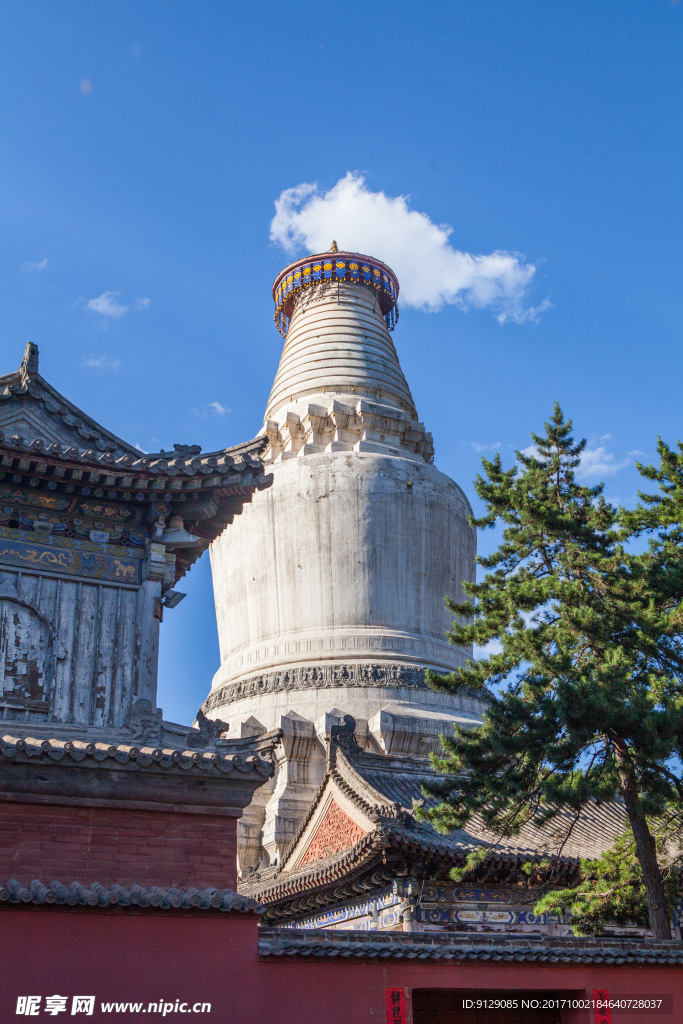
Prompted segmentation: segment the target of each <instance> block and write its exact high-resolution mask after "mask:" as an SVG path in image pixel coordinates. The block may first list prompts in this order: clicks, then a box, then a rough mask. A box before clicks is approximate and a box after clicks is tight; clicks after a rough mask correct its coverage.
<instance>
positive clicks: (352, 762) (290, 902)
mask: <svg viewBox="0 0 683 1024" xmlns="http://www.w3.org/2000/svg"><path fill="white" fill-rule="evenodd" d="M347 718H348V716H347ZM350 721H351V722H353V720H352V719H350ZM354 725H355V723H354ZM437 779H439V780H443V776H442V775H438V774H437V773H436V772H435V770H434V768H433V766H432V764H431V762H430V761H429V759H428V758H423V757H417V756H411V755H403V756H387V755H383V754H372V753H366V752H362V751H361V750H360V748H358V747H357V745H356V744H355V740H354V739H353V728H352V727H350V726H349V725H348V723H347V726H342V727H337V742H336V743H335V741H334V738H333V740H332V742H331V744H330V755H329V759H328V767H327V771H326V773H325V776H324V778H323V781H322V783H321V786H320V788H319V790H318V793H317V795H316V797H315V799H314V800H313V802H312V803H311V806H310V808H309V810H308V813H307V814H306V816H305V817H304V819H303V820H302V822H301V824H300V826H299V829H298V831H297V833H296V835H295V836H294V837H293V839H292V841H291V843H290V844H289V846H288V847H287V849H286V851H285V853H284V855H283V857H282V860H281V863H280V865H279V866H278V867H277V868H270V869H265V870H263V871H261V872H260V873H256V874H254V875H253V876H251V877H250V878H248V879H247V880H246V881H245V883H243V886H242V887H243V889H244V891H245V892H248V893H249V894H250V895H252V896H254V897H255V898H256V899H259V900H260V901H261V902H262V903H264V904H266V906H267V907H268V908H269V912H268V915H267V916H268V919H269V920H276V919H278V918H280V919H281V918H286V917H291V916H296V915H297V914H302V913H305V912H310V911H311V910H318V909H320V908H321V907H322V906H325V905H330V904H332V903H340V902H342V901H343V898H344V895H346V896H347V897H348V898H351V897H356V896H358V894H359V893H362V892H363V891H368V890H371V889H377V888H381V887H382V886H384V885H386V884H387V883H388V881H389V880H390V879H391V878H392V877H395V876H396V875H397V874H406V872H407V870H414V869H415V865H419V871H421V872H424V873H425V874H426V875H427V876H428V877H439V876H441V875H443V873H444V872H445V873H446V876H447V873H448V870H449V869H450V868H451V867H453V866H455V865H458V864H462V863H463V862H464V860H465V859H466V857H467V855H468V854H469V853H471V852H472V851H474V850H476V849H478V848H480V847H482V846H484V847H488V848H489V851H490V852H489V855H488V857H487V858H486V861H485V869H486V870H487V871H488V872H489V875H491V874H493V875H494V876H495V875H496V874H498V875H499V876H500V877H501V878H504V877H509V876H510V875H511V874H513V873H515V872H516V871H518V869H519V868H520V866H521V865H522V864H524V863H526V862H529V861H531V862H535V863H536V864H539V865H540V864H541V862H542V861H545V860H546V859H549V860H550V861H551V863H553V864H554V865H555V867H556V868H559V869H560V874H564V875H571V874H573V873H574V872H575V870H576V868H577V866H578V859H579V858H581V857H585V858H592V857H597V856H599V855H600V853H601V852H602V851H603V850H605V849H606V848H608V847H609V846H611V845H612V843H613V842H614V840H615V839H616V838H617V837H618V836H619V835H620V834H621V833H622V832H623V829H624V826H625V812H624V808H623V806H622V805H621V804H620V803H605V804H602V805H599V806H598V805H595V804H592V805H589V806H588V807H587V808H586V809H585V810H584V811H583V812H582V813H581V815H580V816H579V818H578V820H577V821H576V822H575V823H574V824H573V826H572V828H571V831H570V835H569V838H568V839H566V841H563V840H564V838H565V836H566V834H567V831H568V829H569V826H570V825H572V822H573V821H574V818H575V815H574V813H573V812H571V811H570V810H569V809H562V810H561V811H560V813H559V815H558V818H557V819H555V820H554V821H553V822H551V823H549V824H547V825H546V826H545V827H543V828H539V827H538V826H537V825H535V824H533V823H531V822H530V823H528V824H527V825H525V826H524V827H523V828H522V829H521V831H520V832H519V834H517V835H515V836H512V837H509V838H501V837H499V836H496V835H495V834H493V833H492V832H491V830H490V829H488V828H487V827H486V826H485V825H484V824H483V822H482V821H481V820H480V819H476V818H475V819H473V820H471V821H470V822H469V823H468V826H467V828H465V829H458V830H456V831H454V832H451V833H449V834H448V835H443V834H441V833H439V832H437V831H436V830H435V829H434V828H433V826H432V825H431V824H429V823H428V822H423V821H420V820H418V818H417V817H416V815H415V808H416V805H417V806H429V805H430V803H433V801H431V800H430V799H429V798H425V797H424V795H423V786H424V784H425V783H427V782H430V781H435V780H437ZM346 819H348V822H347V820H346ZM331 821H333V826H331V824H330V822H331ZM344 829H346V836H347V840H346V841H345V840H344ZM320 836H329V837H331V844H328V847H327V849H329V853H327V850H326V847H325V842H324V840H323V841H321V839H320ZM316 850H317V851H319V852H320V854H321V856H315V855H311V851H316ZM326 853H327V855H325V854H326ZM392 865H393V866H392ZM347 890H348V891H347Z"/></svg>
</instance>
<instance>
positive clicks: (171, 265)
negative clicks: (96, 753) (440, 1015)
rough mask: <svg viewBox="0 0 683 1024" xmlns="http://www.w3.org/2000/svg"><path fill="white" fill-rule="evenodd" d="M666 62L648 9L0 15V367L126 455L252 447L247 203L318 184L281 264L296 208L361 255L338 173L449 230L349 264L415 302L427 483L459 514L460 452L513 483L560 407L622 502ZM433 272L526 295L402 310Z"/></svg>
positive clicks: (193, 616)
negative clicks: (533, 434) (180, 446)
mask: <svg viewBox="0 0 683 1024" xmlns="http://www.w3.org/2000/svg"><path fill="white" fill-rule="evenodd" d="M682 44H683V3H672V2H670V0H628V2H626V3H625V2H623V0H619V2H617V0H600V2H598V3H596V2H595V0H516V2H514V3H513V2H510V0H478V2H475V0H448V2H443V0H440V2H433V0H423V2H422V3H421V4H415V3H407V2H402V0H394V2H392V3H388V2H384V3H375V4H367V3H359V2H357V0H346V2H345V3H344V4H343V5H338V4H331V3H327V4H321V3H317V2H315V3H313V2H308V0H304V2H301V3H299V4H298V5H291V4H281V3H274V2H271V0H264V2H262V3H260V4H258V5H256V4H253V5H247V4H238V3H233V2H230V0H200V2H197V0H145V2H144V3H139V2H127V0H116V2H115V3H114V2H104V0H87V2H77V0H61V2H60V3H58V4H56V3H51V2H48V0H33V2H31V3H27V2H26V0H4V2H3V3H2V5H1V6H0V203H1V205H2V227H1V232H0V271H1V273H0V280H1V281H2V306H1V309H2V313H1V318H2V332H1V334H0V338H1V340H0V355H1V356H2V363H1V366H0V370H2V371H3V372H4V371H8V370H11V369H14V368H15V367H16V366H17V365H18V364H19V361H20V359H21V354H22V351H23V347H24V344H25V342H26V341H27V340H28V339H30V340H33V341H35V342H37V343H38V345H39V346H40V352H41V369H42V372H43V374H44V375H45V376H46V377H47V378H48V379H49V380H50V381H51V383H53V384H54V385H55V386H56V387H57V388H59V389H60V390H61V391H63V392H64V393H65V394H66V395H67V396H68V397H69V398H71V399H72V400H73V401H74V402H76V403H77V404H79V405H80V406H81V407H82V408H83V409H84V410H85V411H87V412H88V413H90V414H91V415H94V416H95V417H96V418H98V419H99V420H100V421H101V422H102V423H103V424H105V425H106V426H107V427H109V428H110V429H113V430H114V431H116V432H117V433H119V434H120V435H122V436H124V437H125V438H126V439H127V440H129V441H131V442H133V443H136V444H139V445H140V446H141V447H142V448H144V449H146V450H156V449H158V448H159V447H161V446H164V447H169V446H170V445H172V444H173V442H176V441H179V442H185V443H199V444H201V445H202V446H203V447H204V449H205V450H208V449H215V448H220V447H224V446H226V445H231V444H236V443H239V442H240V441H243V440H246V439H247V438H249V437H252V436H254V435H255V434H256V433H257V432H258V431H259V428H260V426H261V422H262V415H263V410H264V407H265V402H266V398H267V396H268V391H269V388H270V384H271V382H272V378H273V375H274V373H275V369H276V367H277V362H278V359H279V355H280V349H281V339H280V337H279V335H278V334H277V332H276V330H275V328H274V326H273V322H272V301H271V295H270V287H271V284H272V281H273V278H274V277H275V275H276V274H277V272H278V271H279V270H280V269H281V268H282V266H284V265H285V264H286V263H287V262H288V261H289V259H290V256H289V254H288V253H286V252H285V251H284V249H283V248H282V246H281V245H279V244H278V243H277V241H273V240H272V239H271V237H270V223H271V220H272V218H273V215H274V213H275V207H274V202H275V200H277V199H278V198H279V197H281V195H282V193H283V192H285V190H288V189H293V188H295V187H296V186H299V185H301V184H302V183H309V184H314V183H315V184H317V192H316V193H309V194H308V196H307V197H304V198H303V199H301V201H300V203H299V205H298V206H297V207H295V208H293V212H292V213H291V216H290V219H289V221H288V223H287V225H286V228H287V230H288V231H289V236H287V237H292V232H294V237H295V243H296V239H297V237H298V238H299V240H301V239H303V242H302V245H303V248H301V247H300V248H296V245H295V252H296V254H297V255H298V254H302V253H303V252H304V251H305V241H306V239H307V238H309V237H313V235H314V231H313V229H310V230H309V233H308V234H307V233H306V232H307V230H308V228H307V227H306V224H303V222H302V220H301V218H300V217H299V214H300V213H301V212H302V210H303V211H304V212H305V209H306V203H307V202H310V199H311V197H313V198H315V196H317V197H318V200H319V203H320V204H322V205H321V206H320V209H324V210H325V211H326V216H332V219H333V220H334V219H335V216H336V215H337V214H338V216H339V219H340V220H341V221H343V222H342V223H339V225H338V227H337V228H336V229H335V235H336V237H337V240H338V241H339V243H340V246H342V247H345V248H350V249H356V248H360V247H361V246H360V243H359V237H362V238H365V237H368V236H367V235H363V232H362V227H363V225H362V220H363V219H362V217H361V216H360V215H358V216H356V214H358V206H357V205H356V206H354V205H353V203H354V202H355V200H353V197H351V200H350V203H351V205H350V206H349V207H348V208H347V207H345V206H344V205H343V203H341V205H338V206H335V196H337V197H338V196H339V191H337V192H335V191H334V189H335V187H337V188H338V189H339V186H338V183H339V182H340V181H343V179H345V177H346V175H348V174H352V175H355V178H354V179H353V180H355V181H360V180H361V179H362V181H363V185H362V186H359V188H360V190H361V193H362V195H363V196H365V197H366V198H367V197H368V196H369V197H370V198H372V197H373V196H374V197H376V196H377V195H378V194H379V193H383V195H384V197H386V202H387V203H390V201H392V200H394V201H395V200H396V198H397V197H400V196H405V197H409V198H407V199H406V201H405V202H406V204H407V209H409V210H412V211H416V212H420V213H423V214H425V215H426V217H427V218H429V221H425V222H424V224H425V225H426V226H427V227H429V224H430V222H431V225H432V228H434V231H436V228H435V227H434V226H438V225H444V224H445V225H449V226H450V228H452V232H451V233H450V235H446V236H444V237H445V241H443V240H442V244H441V248H439V245H436V246H435V247H434V246H433V247H432V249H431V250H429V253H428V259H429V260H430V261H431V260H433V263H432V262H429V264H428V266H427V269H425V264H424V261H423V265H422V266H421V268H418V267H415V266H414V265H413V266H411V265H410V259H409V254H410V251H411V244H410V238H409V237H408V236H405V237H403V236H401V235H400V231H399V229H398V228H397V231H398V235H395V236H394V237H392V242H391V246H389V244H388V243H387V248H386V250H384V249H383V248H382V245H381V239H382V238H383V237H384V235H383V234H382V232H383V231H384V230H385V228H384V227H383V225H384V224H385V223H386V222H385V220H382V217H383V216H384V214H386V209H385V210H384V213H382V211H381V210H380V211H379V213H378V219H377V222H376V223H375V225H374V234H372V235H371V236H369V237H371V238H372V239H376V238H379V240H380V241H378V242H377V243H376V244H375V246H374V255H376V256H379V257H380V258H381V259H383V260H385V261H386V262H387V263H389V264H390V265H394V264H396V263H397V261H398V262H400V264H401V266H402V267H404V271H403V272H402V273H403V277H404V294H406V295H410V294H411V287H409V284H410V286H412V295H413V297H415V296H416V298H415V302H414V308H410V307H406V306H405V304H404V305H403V306H402V315H401V321H400V324H399V327H398V329H397V331H396V333H395V335H394V340H395V342H396V346H397V349H398V351H399V355H400V358H401V362H402V365H403V368H404V371H405V373H406V376H407V378H408V380H409V383H410V385H411V388H412V391H413V395H414V397H415V400H416V403H417V407H418V411H419V413H420V416H421V418H422V419H423V420H424V422H425V424H426V426H427V428H428V429H430V430H431V431H432V432H433V434H434V438H435V445H436V462H437V465H438V466H439V467H440V468H441V469H442V470H444V471H445V472H446V473H448V474H449V475H451V476H453V477H454V478H455V479H456V480H458V482H459V483H460V484H461V485H462V486H463V487H464V488H465V490H466V491H467V493H468V494H469V495H470V497H472V487H471V481H472V479H473V477H474V475H475V474H476V472H477V471H478V467H479V460H480V458H481V455H482V453H483V454H487V450H486V449H487V448H489V446H494V445H497V446H499V450H500V451H501V452H502V454H503V457H504V458H509V457H511V455H512V451H513V449H514V448H516V447H524V446H525V445H526V444H527V443H528V435H529V431H530V430H532V429H538V428H539V427H540V426H541V424H542V421H543V419H544V418H546V417H547V415H548V413H549V412H550V410H551V408H552V403H553V401H554V400H555V399H558V400H559V401H560V402H561V404H562V406H563V408H564V409H565V412H566V413H567V414H569V415H571V416H572V417H573V418H574V420H575V424H576V429H577V433H578V434H579V435H580V436H586V437H587V438H588V439H589V442H590V444H589V448H590V451H591V452H592V455H591V456H590V461H589V462H588V463H587V464H586V470H587V478H589V482H591V483H592V482H595V481H596V480H597V479H600V478H602V477H604V479H605V481H606V485H607V494H608V496H610V497H613V498H615V499H619V500H621V501H624V502H628V501H630V500H631V499H632V498H633V496H634V495H635V492H636V489H637V478H636V474H635V473H634V471H633V469H632V463H633V458H634V456H633V455H632V454H629V453H633V452H644V453H645V456H644V457H646V458H647V457H650V456H651V455H652V453H653V451H654V444H655V439H656V435H657V434H658V433H660V434H662V435H663V436H664V437H665V438H666V439H667V440H669V441H673V440H675V439H676V438H677V437H679V436H681V435H683V430H682V429H681V425H680V407H681V401H680V387H681V384H680V381H681V370H682V366H681V363H682V359H681V354H680V353H681V327H682V326H683V300H682V298H681V284H680V277H681V266H682V264H683V219H682V216H681V214H682V212H683V211H682V206H683V189H682V188H681V167H682V166H683V118H682V116H681V112H682V99H683V76H682V75H681V66H682V63H683V45H682ZM347 180H348V179H347ZM330 196H331V197H332V198H330ZM343 198H344V197H343V196H342V199H343ZM382 201H383V200H382ZM375 205H377V203H375ZM385 205H386V204H385ZM405 208H406V207H405V206H404V207H403V209H405ZM387 209H389V210H392V209H393V210H394V211H395V212H397V215H398V214H399V213H400V210H399V207H398V206H393V207H392V206H391V205H389V206H388V207H387ZM354 211H355V213H354ZM309 212H310V213H311V216H313V219H315V216H316V209H315V208H314V209H313V210H312V211H311V209H310V208H309ZM297 218H298V219H297ZM397 223H399V228H400V223H402V222H401V219H400V217H398V221H397ZM302 225H303V226H302ZM325 225H326V226H327V221H325ZM309 227H310V225H309ZM297 231H298V232H299V234H298V236H297V234H296V233H297ZM311 231H313V234H311ZM442 235H443V232H442ZM280 237H281V238H283V239H284V238H285V235H283V234H281V235H280ZM285 240H286V239H285ZM452 250H454V251H456V253H457V252H462V253H465V254H474V255H483V256H490V254H492V253H494V252H496V251H502V252H504V253H506V254H520V255H516V256H510V257H509V260H510V261H511V262H510V264H509V266H510V267H512V268H513V269H514V268H517V269H518V270H520V272H521V276H522V277H524V273H525V272H526V277H525V278H524V282H525V283H524V285H523V286H521V285H520V287H519V288H518V289H517V291H515V290H514V288H515V286H514V284H513V286H511V287H512V292H508V293H507V296H506V297H504V298H503V299H500V298H499V300H498V301H497V303H496V302H495V301H492V302H490V303H488V304H487V303H482V302H479V301H478V300H477V293H476V291H474V292H473V291H472V290H471V289H470V291H469V292H468V291H467V289H464V290H463V288H462V287H460V284H459V281H458V280H455V282H454V281H453V280H450V282H447V284H446V285H445V286H444V287H442V288H441V290H439V289H438V288H437V289H436V291H435V292H434V294H433V295H432V299H434V295H436V299H435V300H434V301H432V307H437V308H438V307H440V309H439V311H438V312H434V311H432V312H424V311H422V310H421V309H420V308H417V307H419V306H420V302H419V301H418V300H420V298H422V299H424V292H420V290H419V288H418V287H417V285H416V284H415V281H417V278H418V277H420V271H421V273H422V280H423V281H424V279H425V278H427V279H428V280H431V279H432V278H436V277H438V275H439V274H440V273H442V271H443V272H444V273H445V271H444V266H445V265H446V263H448V261H449V260H450V262H451V264H453V263H454V260H453V257H452V256H451V255H450V254H451V251H452ZM394 257H396V258H394ZM442 258H443V259H442ZM425 259H427V257H425ZM444 260H445V263H444ZM530 268H531V269H530ZM396 269H398V267H397V268H396ZM453 273H456V278H457V272H456V271H454V272H453ZM399 276H401V275H399ZM406 282H409V283H406ZM449 288H450V291H449ZM511 303H512V306H511V305H510V304H511ZM422 305H424V302H422ZM513 306H514V310H516V312H514V310H513V315H511V316H501V310H503V311H504V310H505V309H507V310H508V312H509V310H510V309H511V308H512V307H513ZM530 310H535V311H536V312H534V313H529V315H528V316H527V315H526V314H527V312H528V311H530ZM501 318H502V319H505V320H506V322H505V323H503V324H501V323H500V319H501ZM489 450H491V449H490V448H489ZM205 563H206V560H202V562H201V563H200V564H199V565H198V566H196V567H195V568H194V569H193V570H192V573H191V574H190V576H189V577H188V578H187V579H186V580H185V581H184V586H183V589H185V590H187V591H188V595H189V596H188V598H187V600H186V601H184V602H183V604H182V605H180V606H179V607H178V608H177V609H176V610H174V611H172V612H170V613H169V614H168V616H167V621H166V623H165V624H164V627H163V628H162V657H161V673H160V703H161V705H162V706H163V707H164V709H165V713H166V715H167V716H169V717H172V718H176V719H178V720H180V719H182V720H185V721H187V720H190V719H191V717H192V715H193V714H194V711H195V709H196V707H197V705H198V703H199V702H200V701H201V700H202V699H203V697H204V696H205V694H206V692H207V690H208V687H209V684H210V680H211V677H212V675H213V672H214V671H215V669H216V667H217V665H218V649H217V642H216V634H215V624H214V617H213V601H212V594H211V585H210V572H209V567H208V564H205Z"/></svg>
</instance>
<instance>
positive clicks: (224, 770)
mask: <svg viewBox="0 0 683 1024" xmlns="http://www.w3.org/2000/svg"><path fill="white" fill-rule="evenodd" d="M226 728H227V727H226ZM193 733H195V734H196V737H197V745H198V744H199V742H200V740H201V737H200V733H199V730H197V729H190V731H189V733H188V740H189V741H190V742H192V734H193ZM220 746H221V749H220V750H218V749H216V747H215V744H214V746H213V749H195V748H192V747H190V746H185V745H184V746H181V747H169V746H156V745H153V744H150V743H139V744H135V743H103V742H97V741H83V740H80V739H76V738H73V739H64V738H58V737H49V738H48V737H45V738H41V737H33V736H26V737H19V736H12V735H10V734H4V735H0V758H1V759H3V760H6V761H19V760H31V761H35V762H41V761H42V762H43V763H50V762H55V761H65V762H70V761H71V762H77V763H79V764H83V766H84V767H88V766H95V765H96V764H101V763H102V762H103V761H104V762H106V761H113V762H114V763H115V765H117V766H118V765H126V764H130V766H131V767H133V768H155V769H157V768H160V769H170V770H177V769H181V770H183V771H185V772H188V773H191V774H193V775H195V774H206V773H211V774H212V775H215V774H218V775H220V776H225V775H233V774H235V775H240V776H257V777H259V778H260V779H261V780H265V779H267V778H269V777H270V776H271V775H272V774H273V765H272V762H271V761H270V760H268V759H266V758H265V757H262V756H260V754H259V753H257V752H256V750H255V748H254V747H255V745H254V743H253V741H252V742H251V744H250V742H249V740H247V741H246V742H245V740H241V739H237V740H226V741H221V742H220Z"/></svg>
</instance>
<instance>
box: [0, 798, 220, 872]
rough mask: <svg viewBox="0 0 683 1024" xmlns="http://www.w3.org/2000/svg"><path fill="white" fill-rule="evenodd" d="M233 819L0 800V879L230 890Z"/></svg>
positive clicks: (108, 807) (179, 812)
mask: <svg viewBox="0 0 683 1024" xmlns="http://www.w3.org/2000/svg"><path fill="white" fill-rule="evenodd" d="M236 858H237V824H236V820H235V819H234V818H231V817H222V816H217V815H208V814H187V813H184V812H181V811H176V812H169V810H168V809H165V810H161V811H152V810H150V811H147V810H131V809H129V808H116V807H111V806H106V807H62V806H58V805H53V804H38V803H35V804H34V803H31V804H29V803H26V804H21V803H14V802H11V803H0V880H1V881H6V880H7V879H9V878H16V879H17V881H19V882H22V883H26V882H30V881H32V880H33V879H37V880H38V881H40V882H43V883H49V882H52V881H58V882H63V883H64V884H65V885H68V884H69V883H71V882H73V881H77V882H81V883H82V884H84V885H89V884H90V883H92V882H100V883H101V884H102V885H109V884H111V883H117V884H118V885H159V886H167V885H174V886H178V887H179V888H183V887H186V886H194V887H195V888H198V889H201V888H203V887H206V886H215V888H217V889H226V888H227V889H234V888H235V884H236V881H237V868H236Z"/></svg>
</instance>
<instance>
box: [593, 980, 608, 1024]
mask: <svg viewBox="0 0 683 1024" xmlns="http://www.w3.org/2000/svg"><path fill="white" fill-rule="evenodd" d="M593 1012H594V1014H595V1024H612V1011H611V1010H610V1007H609V992H608V991H607V989H606V988H594V989H593Z"/></svg>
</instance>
